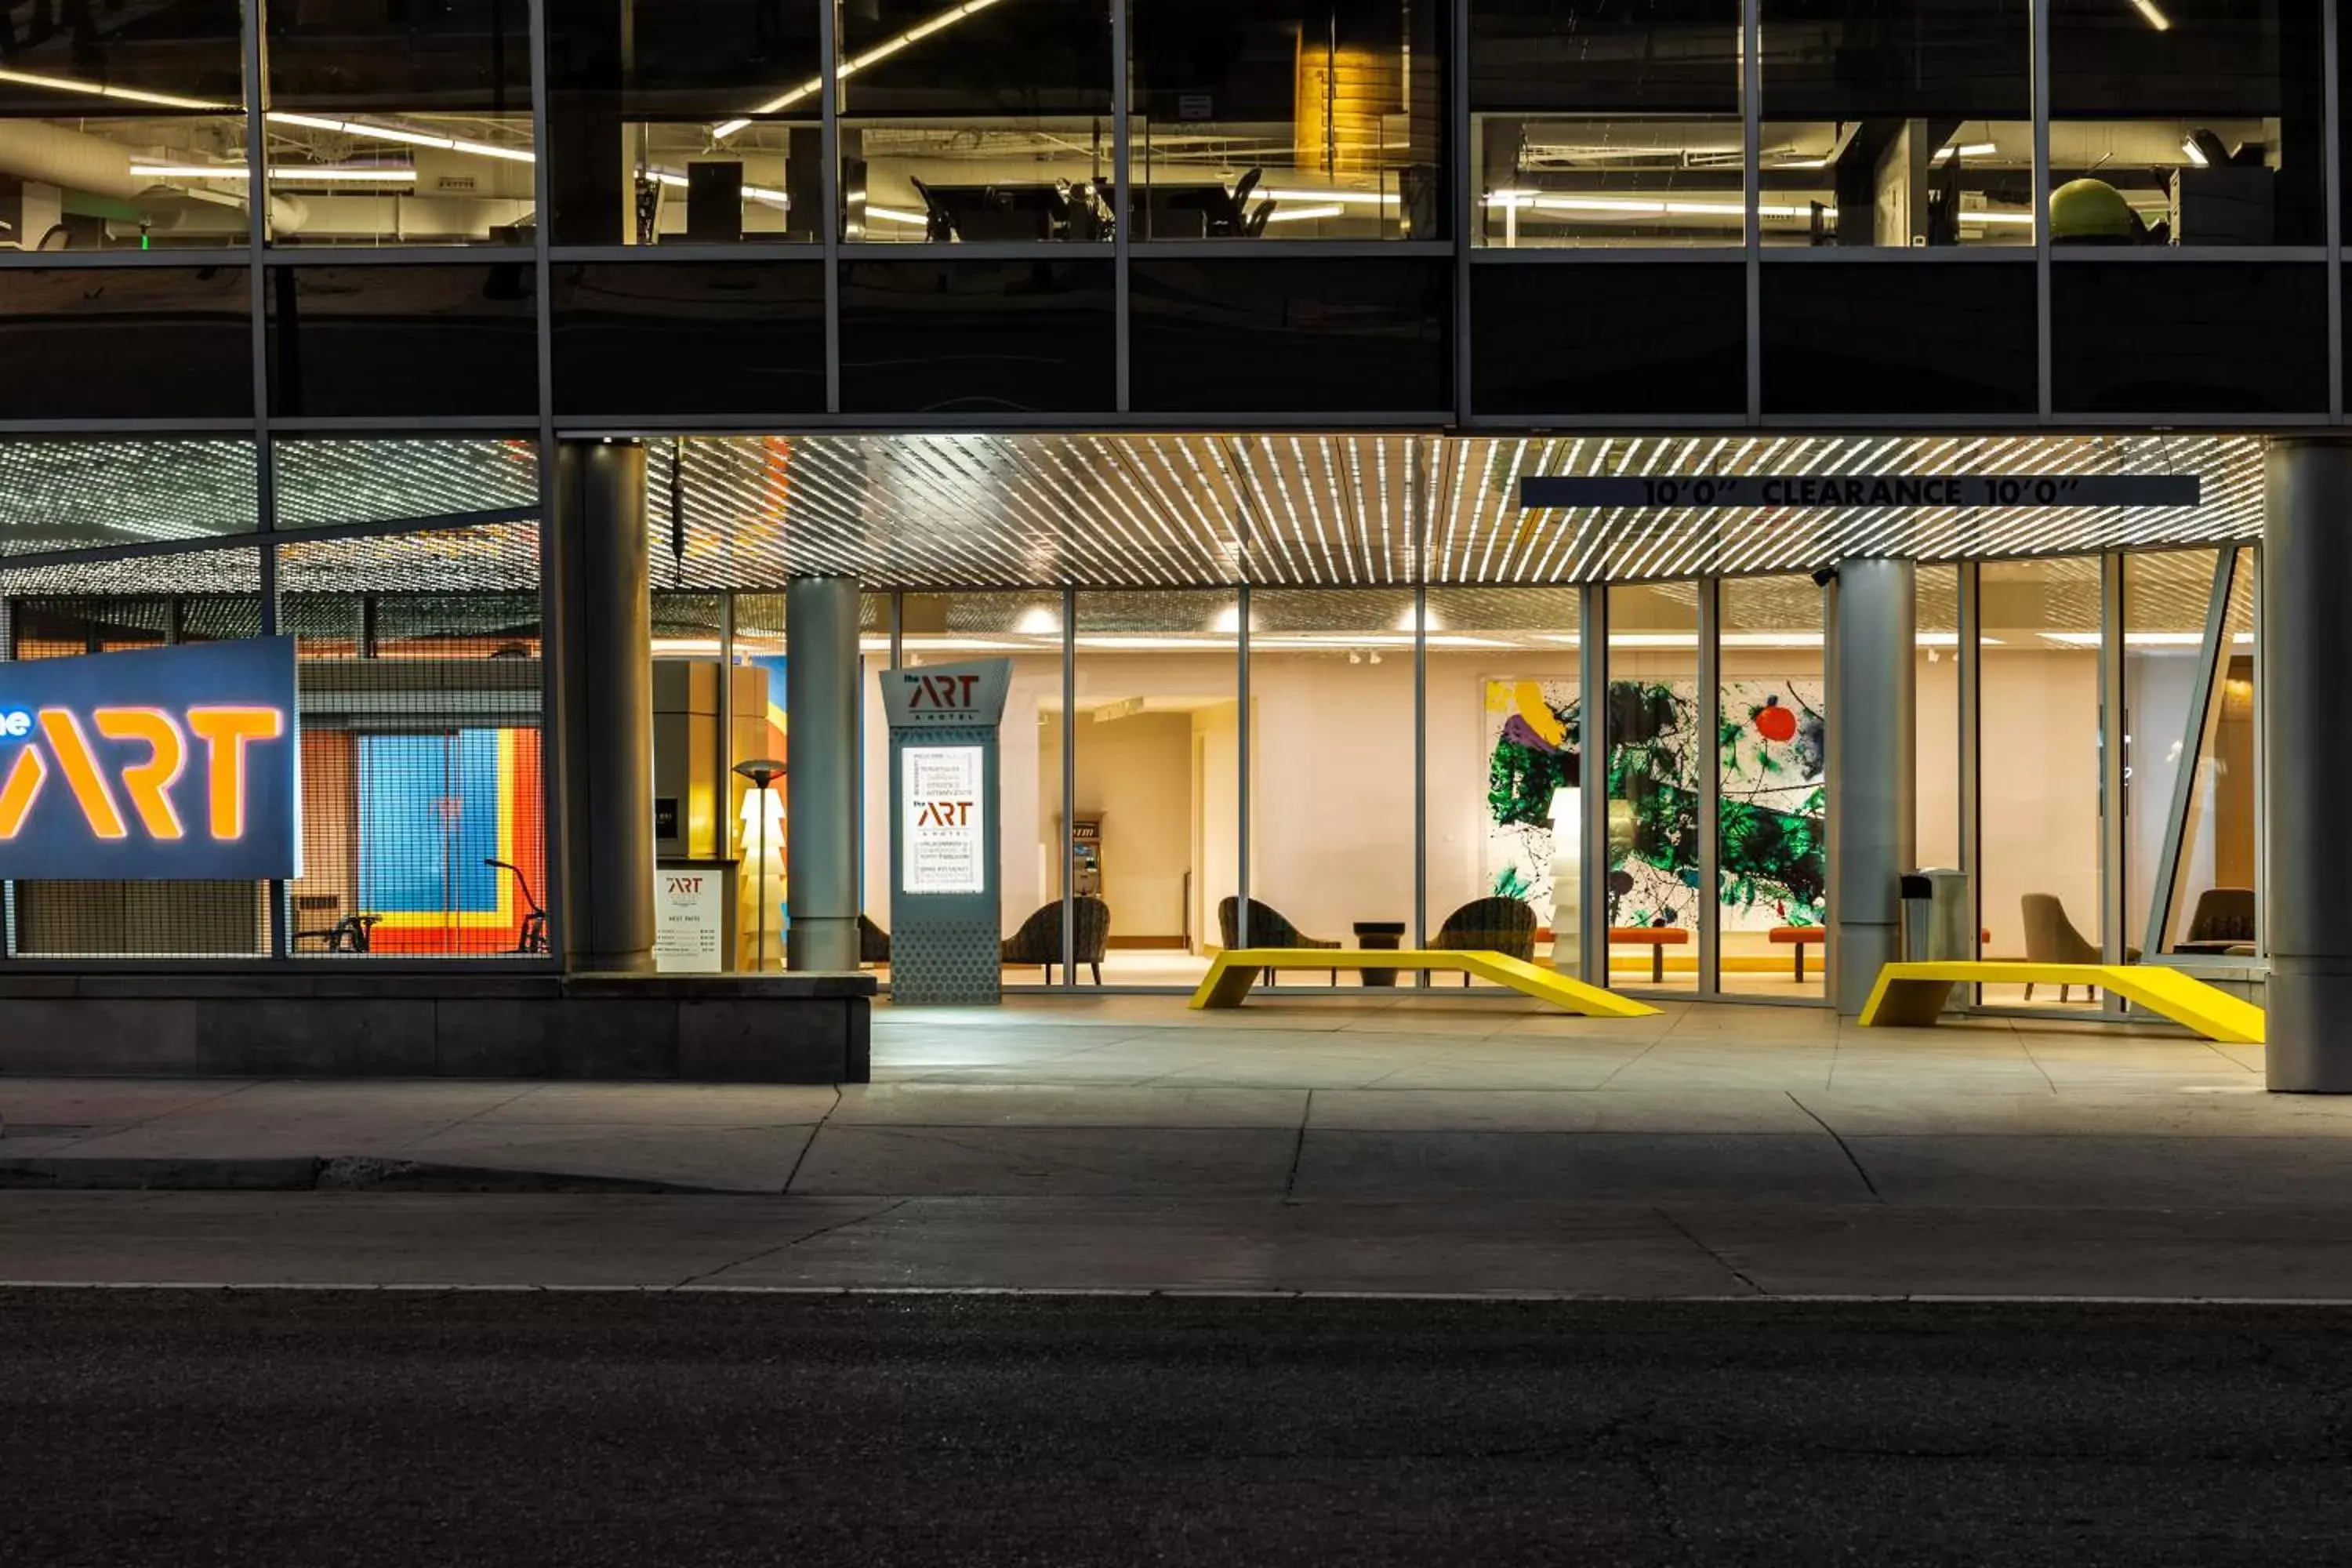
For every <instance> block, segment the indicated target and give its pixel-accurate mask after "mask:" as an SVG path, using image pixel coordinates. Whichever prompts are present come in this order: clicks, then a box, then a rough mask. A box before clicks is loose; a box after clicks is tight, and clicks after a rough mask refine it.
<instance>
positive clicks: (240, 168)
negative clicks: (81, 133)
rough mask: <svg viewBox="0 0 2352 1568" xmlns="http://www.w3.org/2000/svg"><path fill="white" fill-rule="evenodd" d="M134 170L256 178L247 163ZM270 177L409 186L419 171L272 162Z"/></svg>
mask: <svg viewBox="0 0 2352 1568" xmlns="http://www.w3.org/2000/svg"><path fill="white" fill-rule="evenodd" d="M131 173H132V174H144V175H146V176H147V177H148V178H149V179H151V180H246V179H250V178H252V177H253V176H252V171H251V170H250V169H248V168H247V167H246V166H245V165H244V164H243V163H133V164H131ZM269 177H270V178H271V179H273V180H300V181H310V182H312V183H316V184H338V185H343V184H349V185H405V184H415V181H416V171H415V170H414V169H394V168H386V167H383V166H382V165H373V164H372V165H366V166H362V167H360V168H345V167H341V166H340V165H333V164H316V163H288V164H276V165H272V166H271V168H270V171H269Z"/></svg>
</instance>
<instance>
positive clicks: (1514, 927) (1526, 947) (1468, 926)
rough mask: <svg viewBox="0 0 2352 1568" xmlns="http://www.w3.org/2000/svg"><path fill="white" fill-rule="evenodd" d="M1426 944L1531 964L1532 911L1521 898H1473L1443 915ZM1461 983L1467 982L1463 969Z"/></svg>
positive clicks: (1533, 915)
mask: <svg viewBox="0 0 2352 1568" xmlns="http://www.w3.org/2000/svg"><path fill="white" fill-rule="evenodd" d="M1429 945H1430V946H1431V947H1433V948H1435V949H1437V950H1439V951H1440V952H1499V953H1502V954H1504V955H1505V956H1507V957H1509V958H1517V959H1521V960H1525V961H1528V962H1530V963H1532V962H1533V961H1534V959H1535V956H1536V912H1535V910H1531V909H1529V908H1528V905H1527V901H1526V900H1523V899H1509V898H1502V897H1496V898H1489V899H1473V900H1470V901H1469V902H1468V903H1466V904H1465V905H1463V906H1462V907H1461V908H1460V909H1458V910H1454V912H1453V913H1452V914H1450V915H1448V916H1446V917H1445V923H1444V925H1442V926H1439V927H1438V928H1437V934H1436V935H1435V936H1434V937H1433V938H1431V939H1430V943H1429ZM1462 984H1465V985H1467V984H1470V976H1469V974H1468V973H1466V972H1465V973H1464V974H1463V976H1462Z"/></svg>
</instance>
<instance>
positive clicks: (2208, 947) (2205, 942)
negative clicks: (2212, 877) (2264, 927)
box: [2174, 888, 2254, 952]
mask: <svg viewBox="0 0 2352 1568" xmlns="http://www.w3.org/2000/svg"><path fill="white" fill-rule="evenodd" d="M2253 942H2254V890H2253V889H2252V888H2208V889H2205V890H2204V891H2203V892H2201V893H2200V894H2198V895H2197V911H2196V913H2194V914H2192V915H2190V916H2189V934H2188V935H2187V936H2186V937H2184V938H2182V939H2181V941H2180V942H2179V946H2177V947H2176V948H2175V949H2174V951H2175V952H2229V951H2230V950H2231V948H2233V947H2252V945H2253Z"/></svg>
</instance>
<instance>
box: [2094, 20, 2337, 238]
mask: <svg viewBox="0 0 2352 1568" xmlns="http://www.w3.org/2000/svg"><path fill="white" fill-rule="evenodd" d="M2322 11H2323V7H2321V6H2319V5H2313V4H2312V3H2311V0H2130V3H2122V0H2051V6H2050V184H2051V186H2052V194H2051V203H2050V242H2051V243H2052V244H2053V245H2056V246H2069V247H2072V246H2088V245H2105V246H2118V245H2176V246H2180V245H2187V246H2247V245H2318V244H2320V243H2322V239H2323V235H2324V225H2323V219H2322V202H2321V196H2320V170H2321V168H2322V166H2323V163H2324V160H2323V157H2322V153H2321V147H2320V142H2321V139H2322V137H2323V136H2324V134H2325V132H2324V130H2323V127H2324V125H2325V123H2326V110H2325V102H2324V95H2325V91H2326V87H2325V82H2324V77H2323V58H2324V49H2323V47H2322V44H2323V35H2322V26H2321V24H2322V19H2323V18H2322Z"/></svg>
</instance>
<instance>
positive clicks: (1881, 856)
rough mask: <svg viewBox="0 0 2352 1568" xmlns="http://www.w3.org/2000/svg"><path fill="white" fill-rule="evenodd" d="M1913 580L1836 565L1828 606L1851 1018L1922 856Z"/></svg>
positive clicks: (1835, 809) (1842, 956)
mask: <svg viewBox="0 0 2352 1568" xmlns="http://www.w3.org/2000/svg"><path fill="white" fill-rule="evenodd" d="M1913 576H1914V572H1913V567H1912V563H1910V562H1908V561H1888V560H1875V559H1874V560H1861V561H1844V562H1841V563H1839V564H1838V576H1837V588H1836V591H1835V593H1834V594H1832V596H1831V600H1830V639H1829V645H1830V646H1829V655H1830V689H1831V691H1832V698H1831V708H1830V726H1829V727H1830V773H1829V779H1830V788H1829V797H1830V921H1831V931H1830V956H1829V973H1830V979H1831V994H1832V998H1833V999H1834V1000H1835V1002H1836V1005H1837V1010H1838V1011H1839V1012H1840V1013H1843V1014H1849V1015H1851V1014H1856V1013H1859V1012H1861V1011H1862V1005H1863V1003H1864V1001H1866V1000H1867V999H1868V998H1869V995H1870V987H1871V984H1872V982H1874V980H1876V979H1877V978H1878V971H1879V967H1880V965H1882V964H1885V963H1888V962H1890V961H1891V960H1893V959H1894V958H1895V956H1896V955H1897V953H1898V952H1899V936H1898V923H1899V917H1900V914H1901V910H1902V899H1901V889H1900V885H1899V882H1898V879H1899V878H1900V877H1901V875H1902V874H1903V873H1904V872H1905V871H1906V870H1908V869H1910V868H1911V862H1912V860H1913V859H1914V858H1916V854H1917V850H1918V845H1917V821H1918V796H1917V792H1916V789H1915V788H1914V787H1913V778H1912V773H1913V769H1914V766H1915V764H1916V756H1915V747H1916V727H1917V718H1916V687H1917V681H1918V674H1917V669H1916V666H1915V664H1914V662H1913V660H1914V654H1913V643H1914V640H1915V636H1916V632H1915V625H1914V623H1915V619H1916V608H1915V604H1914V600H1913Z"/></svg>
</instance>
